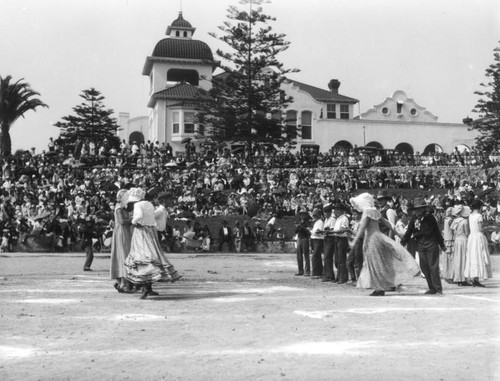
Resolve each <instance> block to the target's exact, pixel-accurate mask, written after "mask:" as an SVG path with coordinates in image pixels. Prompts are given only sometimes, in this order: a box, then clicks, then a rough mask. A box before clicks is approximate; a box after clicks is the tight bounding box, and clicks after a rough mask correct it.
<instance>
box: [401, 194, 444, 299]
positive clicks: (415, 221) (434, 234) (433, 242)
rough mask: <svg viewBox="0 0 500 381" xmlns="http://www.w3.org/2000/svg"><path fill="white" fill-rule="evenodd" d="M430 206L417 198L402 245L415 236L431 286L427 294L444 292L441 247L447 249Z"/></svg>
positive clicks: (423, 270)
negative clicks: (440, 260)
mask: <svg viewBox="0 0 500 381" xmlns="http://www.w3.org/2000/svg"><path fill="white" fill-rule="evenodd" d="M430 208H431V207H430V206H429V205H427V203H426V202H425V200H424V199H423V198H415V201H414V205H413V211H414V212H413V216H412V218H411V219H410V222H409V224H408V229H407V230H406V233H405V235H404V237H403V239H402V240H401V245H403V246H404V245H406V243H407V242H408V241H409V239H410V238H411V237H412V236H413V238H415V240H416V241H417V251H418V255H419V258H420V269H421V270H422V273H423V274H424V276H425V280H426V281H427V285H428V286H429V291H427V292H426V294H442V293H443V287H442V286H441V278H440V276H439V248H441V250H443V251H445V250H446V246H445V245H444V240H443V236H442V235H441V230H440V229H439V225H438V222H437V220H436V218H435V217H434V215H433V214H432V211H431V210H430Z"/></svg>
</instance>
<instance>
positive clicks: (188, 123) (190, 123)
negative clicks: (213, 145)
mask: <svg viewBox="0 0 500 381" xmlns="http://www.w3.org/2000/svg"><path fill="white" fill-rule="evenodd" d="M184 133H185V134H194V112H185V113H184Z"/></svg>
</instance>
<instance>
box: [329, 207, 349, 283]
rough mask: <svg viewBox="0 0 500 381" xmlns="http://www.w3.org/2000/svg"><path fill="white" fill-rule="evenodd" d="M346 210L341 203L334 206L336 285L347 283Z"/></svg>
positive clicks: (347, 218)
mask: <svg viewBox="0 0 500 381" xmlns="http://www.w3.org/2000/svg"><path fill="white" fill-rule="evenodd" d="M347 211H348V208H347V206H346V205H344V204H343V203H340V202H339V203H336V204H335V205H334V212H335V217H337V219H336V220H335V225H334V226H333V235H334V236H335V267H336V268H337V283H339V284H343V283H347V281H348V278H349V276H348V272H347V249H348V248H349V243H348V240H347V237H348V235H349V231H350V225H349V217H348V216H347Z"/></svg>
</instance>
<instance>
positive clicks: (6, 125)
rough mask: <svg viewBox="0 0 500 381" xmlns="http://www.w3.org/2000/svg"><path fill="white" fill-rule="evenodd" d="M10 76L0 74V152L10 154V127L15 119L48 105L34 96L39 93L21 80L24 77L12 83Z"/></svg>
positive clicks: (5, 154)
mask: <svg viewBox="0 0 500 381" xmlns="http://www.w3.org/2000/svg"><path fill="white" fill-rule="evenodd" d="M11 80H12V76H10V75H8V76H7V77H5V78H2V77H1V76H0V154H1V155H3V156H10V155H11V153H12V141H11V139H10V128H11V127H12V125H13V124H14V123H15V122H16V120H17V119H18V118H19V117H20V116H22V117H23V118H24V114H25V113H26V112H27V111H30V110H33V111H36V108H37V107H39V106H41V107H49V106H47V105H46V104H45V103H43V102H42V101H41V100H40V99H38V98H36V96H37V95H40V93H38V92H36V91H34V90H33V89H32V88H31V87H30V84H29V83H26V82H22V81H23V80H24V78H22V79H20V80H19V81H17V82H14V83H12V82H11Z"/></svg>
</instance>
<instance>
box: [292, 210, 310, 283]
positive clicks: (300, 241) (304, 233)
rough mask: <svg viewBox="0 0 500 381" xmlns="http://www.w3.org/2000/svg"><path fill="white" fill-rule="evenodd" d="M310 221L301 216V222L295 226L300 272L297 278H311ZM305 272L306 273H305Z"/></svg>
mask: <svg viewBox="0 0 500 381" xmlns="http://www.w3.org/2000/svg"><path fill="white" fill-rule="evenodd" d="M308 222H309V219H308V218H306V216H301V217H300V221H299V222H298V223H297V224H296V225H295V234H296V235H297V267H298V272H297V274H295V276H301V275H305V276H310V275H311V261H310V260H309V237H310V236H311V232H310V231H309V229H308V227H307V224H308ZM304 270H305V272H304Z"/></svg>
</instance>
